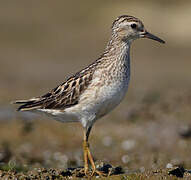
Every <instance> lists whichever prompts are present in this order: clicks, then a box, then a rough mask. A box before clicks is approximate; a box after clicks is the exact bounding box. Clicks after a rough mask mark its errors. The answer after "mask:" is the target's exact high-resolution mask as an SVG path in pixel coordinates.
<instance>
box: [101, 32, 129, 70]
mask: <svg viewBox="0 0 191 180" xmlns="http://www.w3.org/2000/svg"><path fill="white" fill-rule="evenodd" d="M130 45H131V42H128V41H123V40H121V39H120V38H119V37H117V36H114V35H113V36H112V37H111V40H110V41H109V42H108V44H107V46H106V48H105V51H104V53H103V59H104V61H106V62H108V63H109V64H116V65H117V66H128V67H129V66H130Z"/></svg>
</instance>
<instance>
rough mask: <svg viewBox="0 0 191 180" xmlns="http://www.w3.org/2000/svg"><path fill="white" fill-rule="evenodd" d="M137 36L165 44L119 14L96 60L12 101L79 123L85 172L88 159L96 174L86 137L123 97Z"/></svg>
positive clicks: (27, 108)
mask: <svg viewBox="0 0 191 180" xmlns="http://www.w3.org/2000/svg"><path fill="white" fill-rule="evenodd" d="M138 38H149V39H153V40H155V41H158V42H160V43H165V42H164V41H163V40H162V39H160V38H158V37H156V36H154V35H152V34H150V33H149V32H148V31H146V29H145V28H144V25H143V23H142V22H141V21H140V20H139V19H138V18H136V17H133V16H129V15H122V16H119V17H118V18H117V19H116V20H115V21H114V22H113V24H112V34H111V39H110V41H109V42H108V44H107V46H106V48H105V50H104V52H103V54H102V55H101V56H100V57H99V58H98V59H97V60H96V61H94V62H93V63H92V64H90V65H89V66H87V67H86V68H84V69H82V70H81V71H79V72H77V73H76V74H75V75H73V76H71V77H70V78H69V79H67V80H66V81H65V82H64V83H62V84H60V85H59V86H57V87H56V88H54V89H53V90H51V91H50V92H48V93H46V94H45V95H43V96H39V97H36V98H32V99H29V100H20V101H16V102H14V103H16V104H22V105H21V106H20V107H19V108H18V111H34V112H43V113H46V114H49V115H51V116H52V117H53V118H55V119H56V120H58V121H61V122H80V123H81V124H82V126H83V132H84V138H83V151H84V173H85V174H86V175H88V174H89V173H90V172H91V171H90V170H89V166H88V161H89V162H90V164H91V167H92V173H91V174H92V175H93V174H94V173H98V174H100V172H99V171H98V170H96V167H95V164H94V160H93V158H92V155H91V152H90V149H89V143H88V137H89V135H90V131H91V129H92V126H93V124H94V123H95V122H96V120H98V119H100V118H101V117H103V116H104V115H106V114H108V113H109V112H110V111H111V110H113V109H114V108H115V107H116V106H117V105H118V104H119V103H120V102H121V101H122V99H123V98H124V96H125V94H126V92H127V89H128V85H129V80H130V46H131V43H132V42H133V40H135V39H138Z"/></svg>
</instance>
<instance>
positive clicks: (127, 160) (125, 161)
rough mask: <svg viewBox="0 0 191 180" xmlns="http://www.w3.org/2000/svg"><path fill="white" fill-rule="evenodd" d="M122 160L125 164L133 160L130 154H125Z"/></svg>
mask: <svg viewBox="0 0 191 180" xmlns="http://www.w3.org/2000/svg"><path fill="white" fill-rule="evenodd" d="M121 160H122V162H123V163H124V164H127V163H129V162H130V161H131V159H130V157H129V156H128V155H123V156H122V158H121Z"/></svg>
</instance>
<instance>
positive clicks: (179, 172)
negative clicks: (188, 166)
mask: <svg viewBox="0 0 191 180" xmlns="http://www.w3.org/2000/svg"><path fill="white" fill-rule="evenodd" d="M184 173H185V169H184V168H183V167H178V168H176V169H173V170H171V171H169V172H168V174H169V175H174V176H176V177H180V178H183V176H184Z"/></svg>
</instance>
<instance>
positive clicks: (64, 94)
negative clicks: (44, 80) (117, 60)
mask: <svg viewBox="0 0 191 180" xmlns="http://www.w3.org/2000/svg"><path fill="white" fill-rule="evenodd" d="M94 69H95V68H91V67H87V68H86V69H84V70H82V71H81V72H79V73H77V74H75V75H74V76H72V77H70V78H69V79H68V80H66V81H65V82H64V83H62V84H61V85H59V86H58V87H56V88H54V89H53V90H51V91H50V92H48V93H47V94H45V95H43V96H41V97H38V98H36V100H32V101H31V100H30V99H29V100H28V101H25V102H24V103H23V105H21V106H20V107H19V108H18V111H20V110H21V111H22V110H23V111H24V110H34V109H65V108H67V107H71V106H73V105H75V104H78V100H79V97H80V95H81V94H82V93H83V92H84V91H85V90H86V89H87V87H88V85H89V84H90V82H91V80H92V76H93V72H94ZM18 102H19V101H18ZM15 103H17V101H16V102H15Z"/></svg>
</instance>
